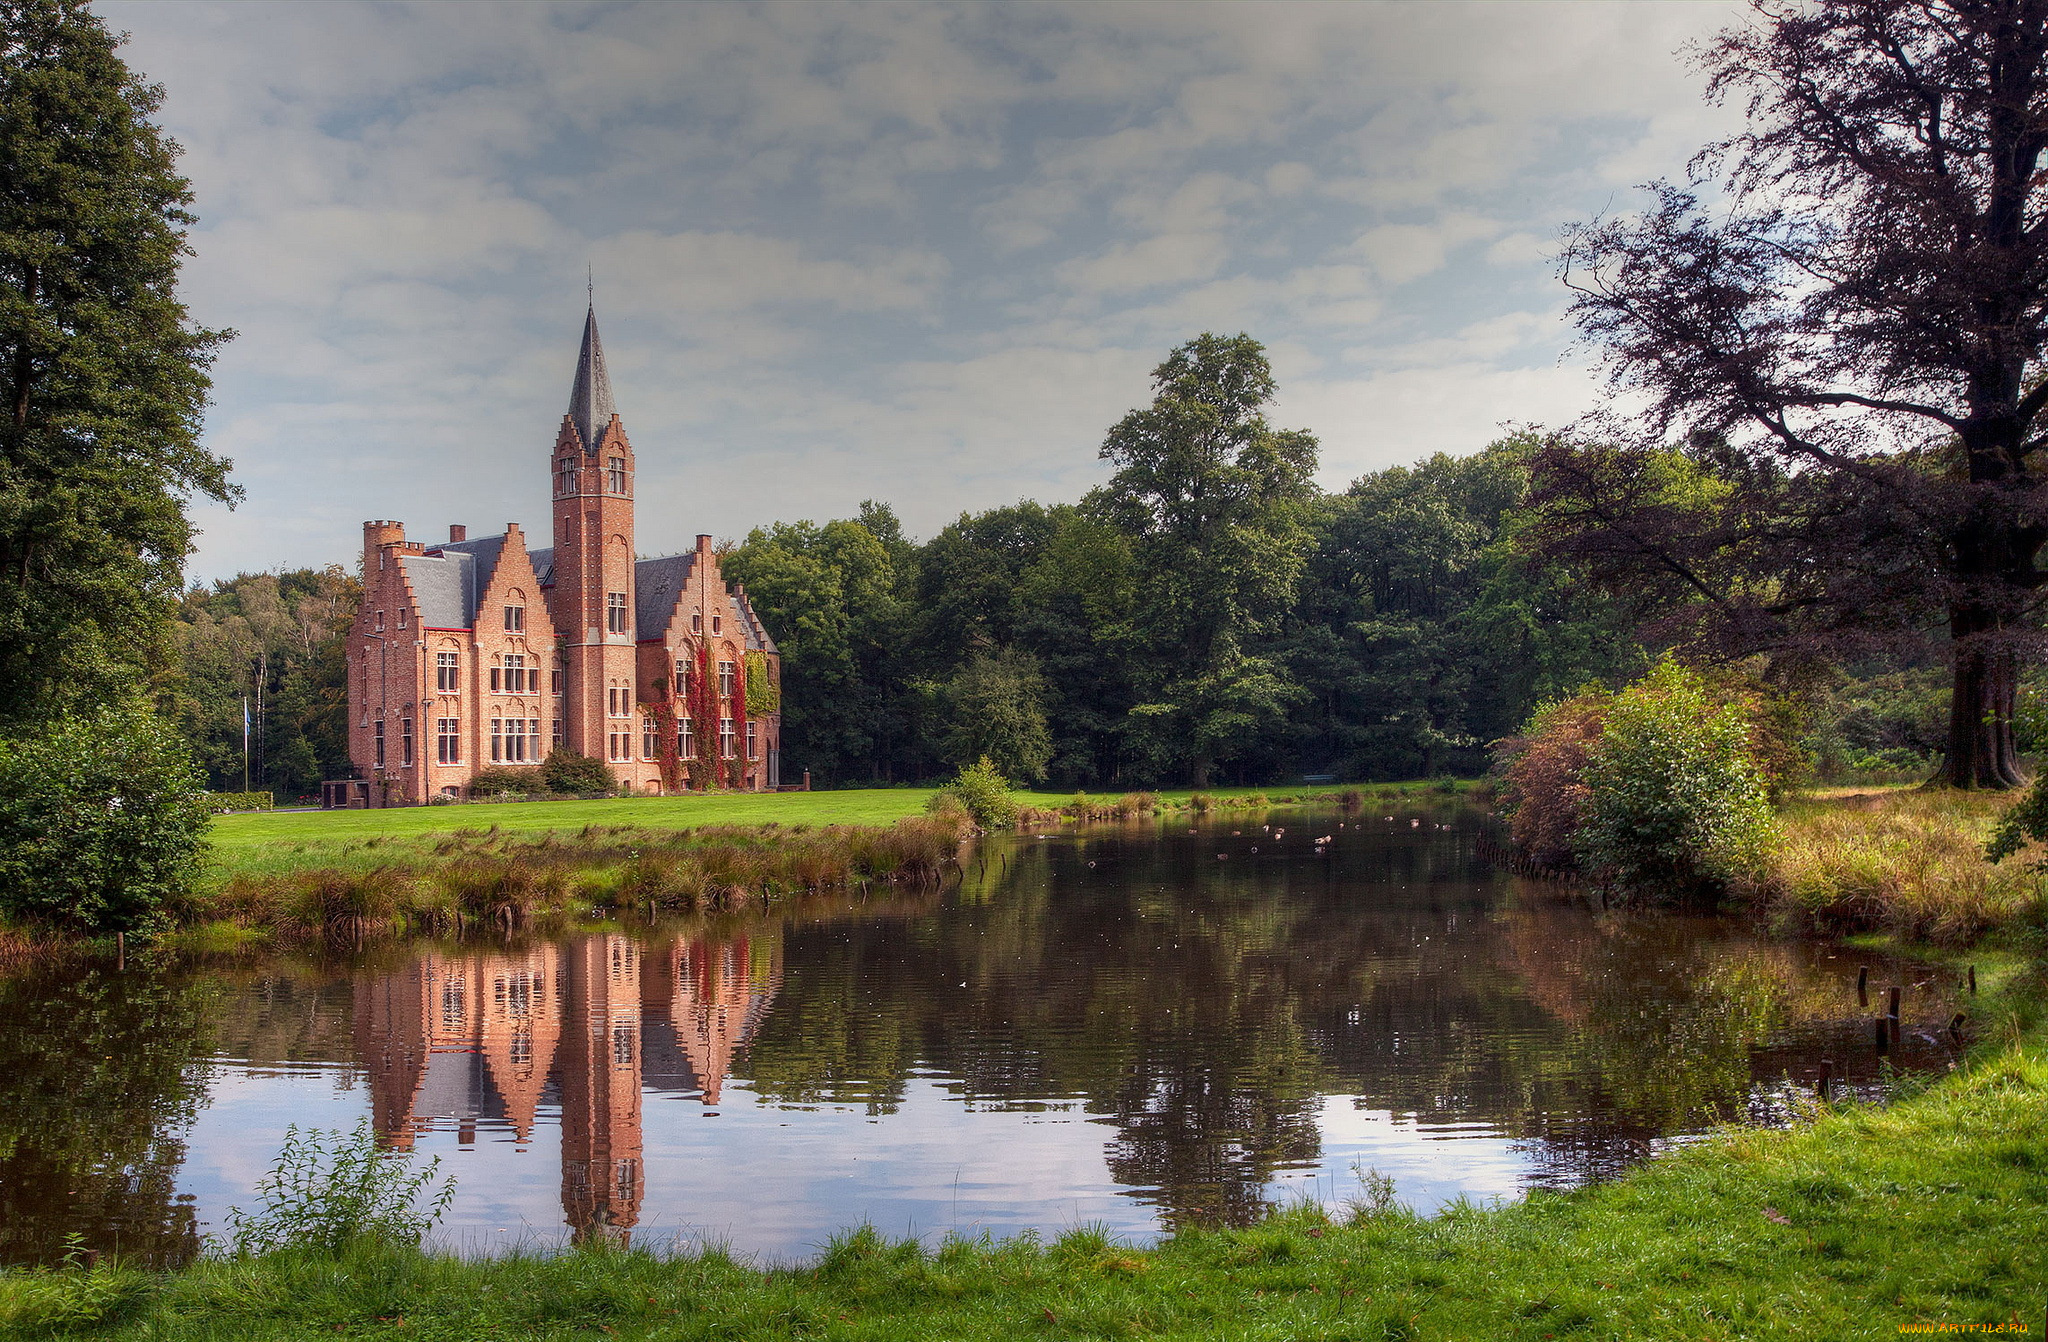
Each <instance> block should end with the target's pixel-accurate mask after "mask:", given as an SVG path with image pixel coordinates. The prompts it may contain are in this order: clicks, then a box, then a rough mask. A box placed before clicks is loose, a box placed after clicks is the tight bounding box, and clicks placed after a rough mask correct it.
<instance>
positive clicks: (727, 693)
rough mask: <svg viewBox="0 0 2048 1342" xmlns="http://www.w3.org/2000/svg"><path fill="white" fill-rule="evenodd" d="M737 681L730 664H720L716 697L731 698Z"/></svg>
mask: <svg viewBox="0 0 2048 1342" xmlns="http://www.w3.org/2000/svg"><path fill="white" fill-rule="evenodd" d="M738 679H739V677H738V676H736V675H735V674H734V668H733V664H732V663H731V662H720V663H719V664H718V697H719V698H721V699H730V698H732V691H733V686H734V684H735V683H736V682H737V681H738Z"/></svg>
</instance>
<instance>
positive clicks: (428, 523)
mask: <svg viewBox="0 0 2048 1342" xmlns="http://www.w3.org/2000/svg"><path fill="white" fill-rule="evenodd" d="M98 8H99V12H101V13H102V14H103V15H104V16H105V17H106V18H107V19H108V20H109V22H110V23H111V24H112V25H113V26H114V27H115V28H117V29H125V30H127V31H128V32H130V33H131V34H132V37H133V40H132V42H131V44H130V46H129V47H128V48H127V52H126V54H127V57H128V59H129V61H130V62H131V63H132V64H133V65H134V66H135V67H136V68H137V69H139V70H140V71H142V72H143V73H144V74H145V75H146V76H147V77H149V78H150V79H152V80H155V81H158V82H161V83H162V84H163V85H164V86H165V87H166V89H167V91H168V99H167V101H166V103H165V107H164V111H163V121H164V123H165V125H166V127H167V128H168V129H169V131H170V132H171V134H172V135H173V136H175V137H176V138H177V139H178V140H179V141H180V142H181V143H182V144H183V145H184V146H185V148H186V151H187V153H186V157H185V160H184V165H185V170H186V171H187V173H188V174H189V175H190V176H191V178H192V182H193V187H194V190H195V191H196V193H197V197H198V199H197V204H196V208H197V211H198V213H199V215H200V223H199V226H198V228H197V229H196V230H195V232H194V234H193V239H192V240H193V245H194V248H195V250H196V252H197V256H196V257H195V259H194V260H193V261H192V262H191V264H190V265H189V266H188V268H187V272H186V274H187V281H186V291H187V296H188V298H189V300H190V302H191V304H192V307H193V310H194V314H195V316H196V317H197V318H198V319H199V320H201V321H203V322H206V323H208V324H212V325H218V326H231V327H233V328H235V329H236V330H237V331H239V332H240V336H239V338H238V339H237V340H235V342H234V343H233V344H231V345H230V346H228V348H227V350H226V351H225V353H224V354H223V355H222V357H221V360H220V363H219V365H218V368H217V369H216V389H215V390H216V404H215V407H214V409H213V411H212V414H211V416H210V418H209V421H208V433H209V437H210V440H211V443H212V446H213V447H214V449H215V450H216V451H218V452H221V453H223V454H225V455H227V456H229V457H231V458H232V459H233V460H234V462H235V476H236V479H237V480H238V481H239V482H240V483H241V485H242V487H243V488H244V489H245V490H246V491H247V498H246V499H245V501H244V502H243V503H242V504H241V505H240V506H239V507H238V508H237V509H235V510H234V511H232V512H229V511H227V510H225V509H220V508H215V507H203V508H201V509H200V510H199V516H200V525H201V527H202V528H203V533H204V534H203V535H202V536H201V537H200V540H199V553H198V555H197V556H196V558H195V560H194V563H193V568H192V571H193V574H194V575H195V576H197V577H202V578H208V579H211V578H217V577H222V576H226V575H229V574H232V573H234V572H236V571H238V570H257V569H274V568H277V567H279V566H294V567H295V566H298V565H304V564H324V563H332V562H344V563H346V562H352V561H353V559H354V557H355V555H356V553H357V551H358V549H359V547H360V544H361V532H360V527H361V523H362V522H363V520H364V519H366V518H373V517H377V518H386V517H388V518H397V519H400V520H402V521H404V522H405V523H407V524H408V526H409V527H411V528H413V534H415V535H423V536H427V537H439V536H443V535H445V534H446V532H445V528H446V526H447V525H448V524H449V523H450V522H462V523H465V524H466V525H468V526H469V527H470V528H471V530H472V532H474V533H476V534H482V533H483V532H485V531H496V530H498V529H500V528H501V527H502V524H503V523H504V522H505V521H507V520H514V521H521V522H524V523H525V524H526V525H527V526H528V528H529V530H530V531H537V532H543V533H544V531H545V528H546V527H547V524H548V498H547V486H548V480H549V474H548V469H547V464H546V463H547V455H548V451H549V449H550V448H551V447H552V445H553V443H554V437H555V432H556V428H557V426H558V425H559V423H560V421H561V416H562V413H563V411H564V410H565V409H566V408H567V404H568V397H569V384H570V377H571V374H572V372H573V369H574V361H575V354H576V344H577V339H578V336H579V334H580V331H581V326H582V317H583V306H584V282H585V275H586V268H589V269H592V270H594V272H595V276H596V301H597V310H598V320H599V323H600V326H601V328H602V330H603V333H604V339H605V348H606V353H607V356H608V358H609V361H610V364H611V370H612V378H613V384H614V388H615V390H616V392H617V398H618V405H619V411H620V414H621V415H622V417H623V418H624V421H625V424H626V428H627V432H628V433H629V434H630V435H631V437H632V439H633V444H634V447H635V449H636V451H637V452H638V454H639V462H640V490H639V498H640V512H639V515H640V548H641V550H642V551H643V552H645V553H649V554H652V553H659V552H663V551H666V550H671V549H677V548H682V547H685V546H687V544H688V543H689V537H690V536H692V535H694V534H695V533H697V532H699V531H708V532H711V533H714V534H716V535H718V536H721V537H734V538H737V537H740V536H743V535H744V534H745V533H746V531H747V530H748V529H749V528H750V527H753V526H756V525H760V524H762V523H765V522H770V521H774V520H778V519H782V520H793V519H797V518H815V519H824V518H827V517H835V516H846V515H849V514H850V513H851V512H852V511H853V510H854V509H855V508H857V507H858V505H859V503H860V501H861V500H862V499H866V498H876V499H882V500H886V501H888V502H890V503H892V504H894V505H895V506H896V508H897V509H898V511H899V512H900V513H901V514H902V515H903V517H904V519H905V521H906V523H907V524H908V526H909V528H910V530H911V531H912V533H913V534H915V535H917V536H920V537H921V536H927V535H929V534H930V533H931V532H932V531H933V530H935V529H936V528H938V527H939V526H942V525H944V524H945V523H946V522H948V521H950V520H951V519H952V518H953V517H955V516H956V515H958V514H959V513H960V512H961V511H962V510H965V509H982V508H988V507H992V506H995V505H998V504H1003V503H1008V502H1012V501H1015V500H1016V499H1019V498H1036V499H1041V500H1044V501H1047V502H1054V501H1065V500H1072V499H1075V498H1078V497H1079V496H1080V495H1081V494H1082V493H1083V492H1084V491H1086V490H1087V489H1088V488H1089V487H1091V486H1092V485H1094V484H1096V483H1097V482H1099V481H1100V480H1101V479H1102V478H1103V476H1104V471H1103V469H1102V465H1101V463H1099V462H1098V461H1097V459H1096V455H1095V453H1096V449H1097V448H1098V447H1099V446H1100V444H1101V441H1102V437H1103V433H1104V431H1105V430H1106V429H1107V428H1108V427H1109V425H1110V424H1111V423H1113V422H1114V421H1115V420H1116V419H1117V418H1118V417H1119V416H1120V415H1121V414H1122V413H1123V412H1124V411H1126V410H1128V409H1129V408H1131V407H1132V406H1134V405H1139V404H1142V403H1143V402H1144V401H1146V400H1147V399H1149V394H1148V387H1147V381H1146V378H1147V373H1148V371H1149V370H1150V369H1151V368H1152V367H1153V366H1154V365H1155V364H1157V363H1158V362H1159V360H1160V359H1161V357H1163V356H1164V354H1165V353H1166V351H1167V350H1169V349H1170V348H1172V347H1173V346H1174V345H1175V344H1177V343H1179V342H1180V341H1183V340H1185V339H1187V338H1189V337H1191V336H1193V335H1195V334H1198V333H1199V332H1201V331H1204V330H1212V331H1219V332H1235V331H1240V330H1242V331H1247V332H1249V333H1251V334H1252V335H1253V336H1255V337H1257V338H1258V339H1259V340H1261V341H1264V342H1265V344H1266V346H1267V348H1268V350H1269V351H1270V352H1271V354H1272V357H1273V362H1274V366H1275V369H1276V371H1277V373H1278V376H1279V379H1280V385H1281V400H1280V404H1279V406H1278V408H1277V413H1276V415H1275V418H1276V420H1277V422H1278V423H1280V425H1281V426H1282V427H1287V428H1306V429H1308V430H1310V431H1312V432H1313V433H1315V434H1316V435H1317V436H1318V437H1319V438H1320V439H1321V441H1322V461H1323V473H1322V479H1323V483H1324V484H1325V485H1326V486H1328V487H1330V488H1341V487H1342V486H1343V485H1345V484H1346V483H1347V482H1349V481H1350V480H1352V479H1355V478H1356V477H1357V476H1358V475H1359V474H1361V473H1362V472H1365V471H1369V470H1373V469H1377V468H1379V467H1382V466H1387V465H1391V464H1396V463H1403V462H1409V461H1413V460H1415V459H1417V458H1419V457H1423V456H1426V455H1428V454H1430V453H1432V452H1439V451H1442V452H1452V453H1464V452H1470V451H1473V450H1476V449H1477V448H1479V447H1481V446H1483V445H1484V444H1485V443H1486V442H1487V441H1488V440H1489V439H1491V438H1492V437H1494V436H1495V435H1496V434H1497V433H1498V426H1499V425H1501V424H1503V423H1505V422H1511V421H1516V422H1530V421H1534V422H1543V423H1550V424H1557V423H1562V422H1564V421H1566V420H1568V419H1570V418H1571V417H1573V416H1574V415H1576V414H1577V413H1579V412H1581V411H1582V410H1584V409H1586V408H1588V407H1589V406H1590V405H1591V404H1592V402H1593V398H1594V396H1595V392H1596V389H1595V386H1594V384H1593V382H1592V381H1591V379H1590V378H1589V377H1588V376H1587V374H1586V373H1585V371H1584V370H1583V367H1581V366H1579V365H1578V364H1576V363H1574V362H1573V361H1572V359H1571V358H1569V357H1567V347H1568V343H1569V342H1568V339H1567V335H1568V332H1567V328H1566V327H1565V325H1564V324H1563V321H1562V312H1563V308H1564V294H1563V292H1562V290H1561V289H1560V287H1559V286H1558V284H1557V281H1556V279H1555V276H1554V273H1553V266H1552V264H1551V262H1550V260H1549V257H1550V255H1551V254H1552V253H1553V252H1554V250H1555V246H1556V239H1557V234H1558V230H1559V228H1560V227H1561V226H1562V225H1563V224H1565V223H1566V222H1568V221H1571V220H1573V219H1578V218H1584V217H1587V216H1589V215H1591V214H1593V213H1596V212H1599V211H1601V210H1607V209H1615V208H1626V207H1627V206H1629V205H1630V204H1631V203H1632V202H1633V201H1634V200H1635V199H1636V197H1635V196H1634V188H1635V186H1636V185H1637V184H1639V183H1641V182H1643V181H1645V180H1647V179H1649V178H1651V177H1653V176H1657V175H1661V174H1677V173H1682V171H1683V169H1684V165H1685V161H1686V159H1687V158H1688V157H1689V156H1690V154H1691V152H1692V151H1693V150H1694V149H1695V148H1697V147H1698V145H1699V144H1700V143H1702V142H1703V141H1704V140H1706V139H1708V138H1711V136H1712V135H1713V134H1715V133H1716V131H1717V130H1718V129H1720V128H1723V127H1725V126H1726V125H1728V124H1729V114H1728V113H1727V112H1724V111H1715V110H1714V109H1710V108H1708V107H1706V106H1704V105H1703V104H1702V103H1701V101H1700V81H1699V79H1698V77H1697V75H1695V74H1694V73H1693V72H1692V70H1691V68H1690V66H1689V65H1688V64H1687V62H1686V61H1685V59H1684V58H1683V56H1682V54H1681V53H1680V49H1681V48H1682V47H1683V46H1684V44H1685V43H1687V42H1688V41H1689V40H1692V39H1696V38H1698V37H1701V36H1703V35H1705V34H1707V33H1710V32H1711V31H1713V30H1714V29H1715V28H1717V27H1719V26H1721V25H1722V24H1724V23H1726V22H1728V21H1729V20H1730V19H1731V18H1732V17H1734V11H1733V10H1731V9H1730V8H1729V7H1727V6H1725V5H1722V4H1712V3H1693V4H1677V3H1661V4H1660V3H1620V2H1618V0H1609V2H1607V3H1562V4H1543V3H1513V4H1503V5H1465V4H1452V3H1410V4H1391V5H1363V4H1361V5H1339V4H1330V3H1318V4H1312V5H1305V6H1300V7H1291V6H1287V5H1278V4H1239V5H1232V4H1215V3H1211V4H1187V5H1145V4H1119V5H1102V4H1094V3H1088V4H1076V5H1063V4H1046V5H1033V4H1000V5H946V4H901V5H896V4H793V5H764V6H752V5H742V4H702V5H690V4H649V5H633V4H603V5H590V6H585V5H562V6H548V5H535V4H516V5H515V4H504V5H500V4H487V3H463V4H448V3H441V4H426V5H418V6H414V5H395V4H354V3H323V4H305V3H295V4H261V3H235V4H218V5H216V4H203V3H180V2H178V0H171V2H169V3H165V2H164V0H155V2H153V3H148V4H133V3H102V4H101V5H100V6H99V7H98Z"/></svg>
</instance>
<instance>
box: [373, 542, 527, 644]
mask: <svg viewBox="0 0 2048 1342" xmlns="http://www.w3.org/2000/svg"><path fill="white" fill-rule="evenodd" d="M504 549H505V538H504V536H502V535H498V536H485V537H483V538H481V539H479V540H473V541H450V542H448V543H447V544H446V545H437V546H435V547H434V548H433V549H431V550H428V551H426V552H425V553H424V554H416V555H401V556H399V564H400V566H401V567H402V568H403V569H404V570H405V577H406V581H407V582H409V583H411V584H412V590H413V594H414V597H415V599H416V600H417V601H418V603H419V612H420V623H421V624H423V625H425V626H426V627H427V628H429V629H473V628H475V627H476V606H477V602H478V600H479V599H481V598H482V596H483V594H484V592H485V591H486V590H488V589H489V587H490V585H491V579H492V578H493V577H494V576H495V575H496V574H497V571H498V556H499V555H500V554H502V553H503V552H504Z"/></svg>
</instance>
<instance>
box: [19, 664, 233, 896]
mask: <svg viewBox="0 0 2048 1342" xmlns="http://www.w3.org/2000/svg"><path fill="white" fill-rule="evenodd" d="M199 784H200V778H199V772H198V770H197V769H195V768H194V767H193V764H192V757H191V752H190V751H189V750H188V749H187V748H186V746H185V743H184V742H183V741H182V740H180V739H179V738H178V735H177V733H176V732H174V731H173V730H172V729H171V728H170V727H169V726H168V725H166V724H165V723H163V722H162V721H161V720H160V719H158V718H157V717H156V716H155V715H154V714H153V713H151V712H150V711H149V710H148V709H147V708H146V707H143V706H141V705H129V706H125V707H117V708H108V709H101V710H98V711H96V712H90V713H81V714H79V715H76V716H72V717H65V718H59V719H57V720H56V721H54V722H48V723H45V724H43V725H42V726H41V728H40V729H39V730H38V731H37V733H36V734H35V735H34V736H31V737H28V738H26V739H17V740H12V741H7V740H0V914H5V915H7V916H9V917H13V918H20V919H35V920H42V921H47V922H50V923H53V924H56V925H58V926H60V927H64V928H68V929H72V930H77V931H85V932H100V931H104V932H114V931H135V930H137V929H142V928H147V927H148V926H150V925H151V924H152V923H153V922H154V921H155V920H156V919H157V918H158V917H159V915H160V914H161V913H162V912H163V911H164V910H165V907H166V906H167V905H170V904H173V903H175V902H176V901H178V900H179V899H181V898H182V897H183V896H184V895H185V893H186V892H187V890H188V889H189V888H190V886H191V882H192V880H193V878H194V876H195V875H196V874H197V871H198V865H199V863H198V859H199V855H200V853H201V852H202V851H203V850H204V848H205V844H206V831H207V826H208V823H209V822H208V818H207V810H206V806H205V805H204V803H203V801H202V800H201V798H200V796H199Z"/></svg>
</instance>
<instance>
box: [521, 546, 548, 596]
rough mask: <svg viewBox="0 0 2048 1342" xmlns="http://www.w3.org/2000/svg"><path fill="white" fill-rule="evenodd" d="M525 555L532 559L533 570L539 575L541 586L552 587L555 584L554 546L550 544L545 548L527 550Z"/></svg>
mask: <svg viewBox="0 0 2048 1342" xmlns="http://www.w3.org/2000/svg"><path fill="white" fill-rule="evenodd" d="M526 557H527V558H528V559H530V560H532V561H533V571H534V572H535V573H537V574H539V575H540V585H541V586H542V587H553V586H554V585H555V548H554V547H553V546H552V545H551V546H549V547H548V548H547V549H545V550H528V551H527V552H526Z"/></svg>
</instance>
